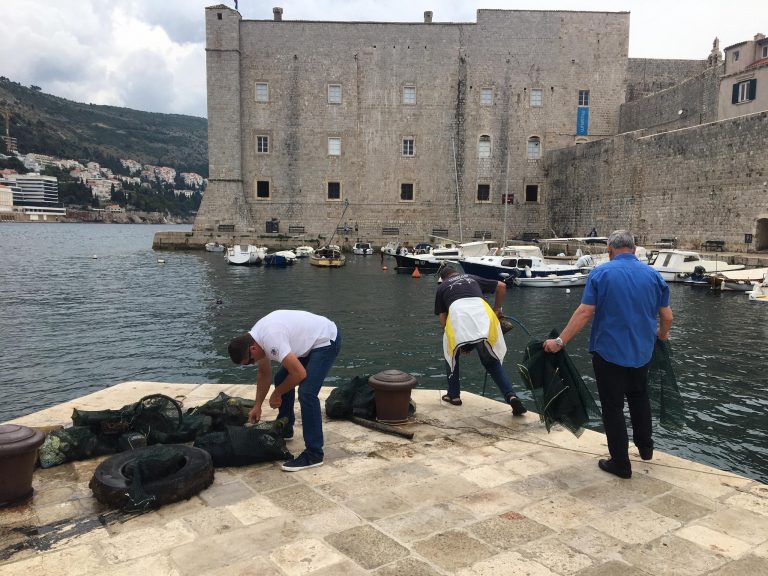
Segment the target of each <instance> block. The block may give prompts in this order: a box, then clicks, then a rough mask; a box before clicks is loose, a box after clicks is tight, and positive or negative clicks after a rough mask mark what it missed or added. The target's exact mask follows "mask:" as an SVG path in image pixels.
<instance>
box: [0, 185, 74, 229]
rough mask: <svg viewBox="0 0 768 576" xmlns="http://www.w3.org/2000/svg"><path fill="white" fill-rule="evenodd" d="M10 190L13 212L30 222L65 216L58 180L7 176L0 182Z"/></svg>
mask: <svg viewBox="0 0 768 576" xmlns="http://www.w3.org/2000/svg"><path fill="white" fill-rule="evenodd" d="M0 184H4V185H6V186H8V187H10V188H11V190H12V193H13V210H14V212H19V213H22V214H25V215H26V216H27V217H28V218H29V219H30V220H50V219H58V218H61V217H64V216H66V209H65V208H64V206H62V204H61V203H60V202H59V188H58V179H57V178H56V177H54V176H41V175H40V174H9V175H6V176H5V177H4V179H3V180H0Z"/></svg>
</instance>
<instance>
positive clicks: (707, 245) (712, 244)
mask: <svg viewBox="0 0 768 576" xmlns="http://www.w3.org/2000/svg"><path fill="white" fill-rule="evenodd" d="M701 248H702V249H703V250H708V251H710V252H722V251H723V248H725V240H705V241H704V242H702V243H701Z"/></svg>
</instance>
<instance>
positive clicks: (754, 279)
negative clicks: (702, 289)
mask: <svg viewBox="0 0 768 576" xmlns="http://www.w3.org/2000/svg"><path fill="white" fill-rule="evenodd" d="M766 275H768V268H748V269H744V270H734V271H732V272H717V273H715V274H708V275H707V280H708V281H709V283H710V285H711V286H712V289H713V290H733V291H736V292H749V291H751V290H752V288H753V285H754V284H755V283H757V284H760V283H761V282H762V281H763V280H764V279H765V277H766Z"/></svg>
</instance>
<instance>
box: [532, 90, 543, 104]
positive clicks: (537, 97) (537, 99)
mask: <svg viewBox="0 0 768 576" xmlns="http://www.w3.org/2000/svg"><path fill="white" fill-rule="evenodd" d="M531 106H541V89H540V88H534V89H533V90H531Z"/></svg>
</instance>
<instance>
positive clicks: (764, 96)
mask: <svg viewBox="0 0 768 576" xmlns="http://www.w3.org/2000/svg"><path fill="white" fill-rule="evenodd" d="M724 62H725V69H724V71H723V76H722V78H721V80H720V99H719V107H718V116H719V118H720V119H721V120H725V119H726V118H734V117H736V116H744V115H745V114H753V113H755V112H762V111H764V110H768V38H766V37H765V35H764V34H756V35H755V37H754V38H753V39H752V40H747V41H745V42H739V43H738V44H734V45H732V46H728V47H727V48H726V49H725V58H724Z"/></svg>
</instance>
